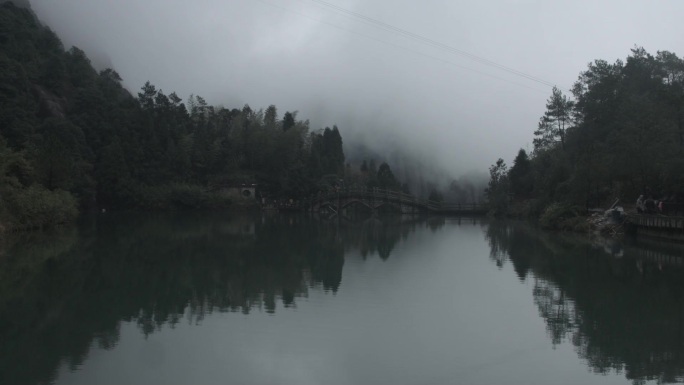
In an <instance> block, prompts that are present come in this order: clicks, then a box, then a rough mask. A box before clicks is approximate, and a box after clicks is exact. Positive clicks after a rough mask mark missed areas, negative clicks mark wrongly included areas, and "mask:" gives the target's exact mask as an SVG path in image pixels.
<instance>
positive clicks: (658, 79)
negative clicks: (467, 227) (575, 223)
mask: <svg viewBox="0 0 684 385" xmlns="http://www.w3.org/2000/svg"><path fill="white" fill-rule="evenodd" d="M572 95H573V96H574V100H570V99H568V98H567V97H566V96H565V95H564V94H563V92H562V91H561V90H559V89H557V88H554V89H553V91H552V95H551V97H550V98H549V100H548V103H547V105H546V109H547V111H546V113H545V114H544V116H543V117H542V118H541V119H540V122H539V126H538V128H537V130H536V131H535V132H534V134H535V140H534V152H533V153H532V154H531V155H529V156H528V154H527V153H526V152H525V151H524V150H521V151H520V152H519V154H518V156H517V157H516V159H515V164H514V166H513V167H511V169H510V170H509V171H508V172H503V173H502V172H501V167H500V165H499V164H498V163H497V164H496V165H494V166H492V167H493V169H492V170H493V171H494V172H493V173H492V179H491V182H490V186H489V187H490V197H496V199H494V200H493V203H494V205H495V206H497V207H498V205H501V204H502V202H503V203H504V204H506V203H510V202H511V201H513V202H516V201H517V202H520V201H523V200H527V201H531V200H534V201H537V202H542V203H541V204H536V205H532V206H534V207H537V208H539V209H542V208H543V207H544V206H546V205H549V204H551V203H553V202H562V203H567V204H573V205H577V206H581V207H585V206H586V207H594V206H605V205H609V204H610V203H612V202H613V201H614V200H615V199H616V198H619V199H621V200H622V201H623V202H630V203H631V202H633V201H635V200H636V198H637V197H638V196H639V195H640V194H641V193H643V192H646V191H648V192H652V194H653V195H654V198H658V197H660V198H668V197H670V198H671V197H673V196H676V195H677V194H679V193H681V192H684V174H682V173H681V170H682V169H683V166H684V122H683V120H684V60H683V59H681V58H679V57H677V56H676V55H675V54H674V53H671V52H667V51H661V52H658V53H657V54H656V55H655V56H654V55H651V54H649V53H648V52H646V51H645V50H644V49H643V48H634V49H633V50H632V53H631V55H630V56H629V57H627V60H626V61H622V60H617V61H616V62H615V63H612V64H611V63H609V62H607V61H605V60H596V61H594V62H593V63H590V64H589V65H588V67H587V69H586V70H585V71H584V72H582V73H581V74H580V76H579V79H578V80H577V82H576V83H575V85H574V87H573V88H572ZM504 171H505V170H504ZM502 174H503V175H505V178H502Z"/></svg>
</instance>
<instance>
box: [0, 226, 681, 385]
mask: <svg viewBox="0 0 684 385" xmlns="http://www.w3.org/2000/svg"><path fill="white" fill-rule="evenodd" d="M682 250H684V249H681V248H677V247H667V248H664V247H663V246H658V245H642V244H641V245H640V244H627V245H620V244H603V243H597V242H593V243H592V242H590V241H588V240H586V239H584V238H572V237H568V236H564V235H559V234H549V233H543V232H540V231H537V230H535V229H533V228H532V227H529V226H525V225H522V224H515V223H499V222H487V221H485V220H480V219H458V218H431V219H427V220H426V219H415V218H413V219H411V218H401V217H389V218H374V219H366V220H358V221H354V222H348V221H342V222H336V221H333V222H329V221H321V220H315V219H310V218H306V217H303V216H270V217H269V216H256V217H246V216H236V215H235V214H221V213H215V214H211V215H209V214H196V213H194V214H188V213H176V214H170V215H148V216H139V215H136V216H134V217H131V216H130V215H105V216H100V217H98V218H96V219H93V220H91V221H89V222H88V223H84V224H82V225H81V226H79V227H77V228H71V229H63V230H60V231H58V232H55V233H50V234H31V235H28V236H24V237H22V238H19V239H15V240H11V241H9V242H6V243H5V244H4V245H3V246H2V248H1V249H0V383H8V384H14V383H21V384H34V383H55V384H93V383H96V384H121V383H126V384H133V383H140V384H152V383H154V384H158V383H170V384H175V383H197V384H225V383H241V384H283V383H297V384H445V383H454V384H457V383H467V384H521V383H528V384H560V383H563V384H566V383H573V384H581V383H585V384H600V383H607V384H615V383H635V384H637V383H649V382H651V383H669V382H678V381H682V380H683V378H684V377H683V375H684V354H682V353H684V349H683V348H682V344H683V342H684V336H683V334H682V332H683V331H684V324H683V320H684V318H683V311H684V306H683V302H684V271H682V267H681V265H682V262H681V260H680V259H679V256H684V251H682Z"/></svg>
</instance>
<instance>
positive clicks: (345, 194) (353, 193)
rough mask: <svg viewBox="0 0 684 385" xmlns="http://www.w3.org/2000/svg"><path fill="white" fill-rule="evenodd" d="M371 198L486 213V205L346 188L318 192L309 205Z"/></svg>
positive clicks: (433, 208) (381, 190) (382, 190)
mask: <svg viewBox="0 0 684 385" xmlns="http://www.w3.org/2000/svg"><path fill="white" fill-rule="evenodd" d="M350 197H358V198H373V199H387V200H392V201H395V202H399V203H408V204H413V205H416V206H421V207H425V208H427V209H428V210H432V211H486V210H487V205H486V204H481V203H454V202H437V201H432V200H428V199H418V198H417V197H416V196H415V195H412V194H407V193H404V192H401V191H393V190H385V189H379V188H359V187H356V188H347V189H339V190H332V191H328V192H320V193H318V194H316V195H314V196H313V197H312V198H311V200H310V203H311V204H314V203H316V202H318V203H321V202H325V201H328V200H332V199H339V198H350Z"/></svg>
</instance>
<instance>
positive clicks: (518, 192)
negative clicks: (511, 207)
mask: <svg viewBox="0 0 684 385" xmlns="http://www.w3.org/2000/svg"><path fill="white" fill-rule="evenodd" d="M530 171H531V164H530V158H529V157H528V156H527V152H526V151H525V150H524V149H522V148H521V149H520V151H518V155H517V156H516V157H515V159H514V160H513V167H511V169H510V171H509V172H508V179H509V182H510V187H511V192H512V193H513V194H514V195H515V196H516V197H523V198H524V197H526V196H528V195H529V194H530V193H532V188H533V187H534V185H533V180H532V176H531V174H530Z"/></svg>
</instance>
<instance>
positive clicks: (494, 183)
mask: <svg viewBox="0 0 684 385" xmlns="http://www.w3.org/2000/svg"><path fill="white" fill-rule="evenodd" d="M508 192H509V184H508V170H507V166H506V163H505V162H504V160H503V159H501V158H499V159H498V160H497V161H496V163H495V164H493V165H492V166H491V167H489V185H488V187H487V190H486V191H485V193H486V194H487V199H488V200H489V205H490V207H491V209H492V210H493V211H494V213H495V214H497V215H501V214H504V213H505V211H506V208H507V207H508Z"/></svg>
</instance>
